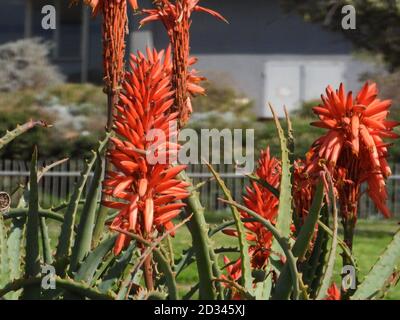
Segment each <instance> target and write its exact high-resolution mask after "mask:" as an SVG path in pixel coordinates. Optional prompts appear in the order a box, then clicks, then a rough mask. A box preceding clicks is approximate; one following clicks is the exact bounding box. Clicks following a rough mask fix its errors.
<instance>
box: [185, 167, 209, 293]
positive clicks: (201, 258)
mask: <svg viewBox="0 0 400 320" xmlns="http://www.w3.org/2000/svg"><path fill="white" fill-rule="evenodd" d="M180 179H181V180H183V181H185V182H188V183H190V184H191V180H190V179H189V177H188V176H187V174H186V172H184V171H182V172H181V173H180ZM189 191H190V196H189V198H188V199H187V204H188V212H189V214H190V213H193V217H192V219H191V220H190V221H189V222H187V224H186V225H187V227H188V229H189V231H190V234H191V236H192V241H193V248H194V249H195V255H196V263H197V270H198V273H199V279H200V286H199V292H200V299H205V300H214V299H215V298H216V292H215V288H214V285H213V279H214V271H213V264H216V263H217V261H213V259H212V257H211V255H210V250H213V249H212V246H211V242H210V239H209V237H208V225H207V223H206V220H205V217H204V208H203V206H202V204H201V202H200V196H199V193H198V192H197V191H196V190H195V188H192V189H190V190H189ZM189 214H188V215H189ZM188 215H187V216H188ZM214 258H215V257H214Z"/></svg>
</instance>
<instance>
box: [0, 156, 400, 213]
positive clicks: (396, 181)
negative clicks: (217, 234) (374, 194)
mask: <svg viewBox="0 0 400 320" xmlns="http://www.w3.org/2000/svg"><path fill="white" fill-rule="evenodd" d="M52 162H53V161H51V160H46V161H39V166H45V165H48V164H50V163H52ZM391 167H392V168H393V175H392V176H391V177H390V178H389V180H388V183H387V184H388V192H389V202H388V206H389V208H390V209H391V210H392V212H393V213H394V215H395V216H396V217H400V212H399V211H400V163H398V164H394V165H392V166H391ZM82 168H83V161H81V160H69V161H67V162H65V163H63V164H61V165H59V166H57V167H55V168H53V169H52V170H50V171H49V172H47V173H46V174H45V175H44V177H43V178H42V179H41V181H40V184H39V195H40V199H41V204H42V206H43V207H50V206H55V205H57V204H59V203H60V202H62V201H63V200H65V199H67V198H68V197H69V195H70V194H71V193H72V190H73V188H74V185H75V183H76V182H77V180H78V178H79V175H80V171H81V170H82ZM215 169H216V170H217V171H218V172H219V173H220V174H221V176H222V178H223V179H224V181H225V183H226V184H227V186H228V187H229V188H230V190H231V191H232V194H233V196H234V198H235V199H238V200H240V199H241V195H242V193H243V190H244V186H245V185H246V183H248V182H247V179H246V178H245V177H243V176H238V175H236V174H235V173H234V167H233V166H232V165H215ZM187 171H188V174H189V176H190V177H191V178H192V179H193V182H194V184H198V183H200V182H203V181H206V180H210V181H208V182H207V183H205V184H204V185H203V186H202V187H201V201H202V204H203V205H204V206H205V207H206V208H207V210H209V211H219V210H224V209H225V208H226V207H225V205H224V204H223V203H221V202H220V201H218V197H222V193H221V190H220V189H219V187H218V186H217V184H216V182H215V181H214V180H212V179H211V174H210V172H209V171H208V169H207V167H205V166H204V165H200V164H196V165H191V166H189V168H188V170H187ZM28 177H29V163H27V162H25V161H20V160H0V191H6V192H8V193H12V192H13V190H15V189H16V187H17V186H18V185H19V184H26V182H27V180H28ZM359 215H360V217H362V218H369V217H375V216H377V209H376V207H375V205H374V204H373V203H372V201H371V200H370V199H369V198H368V197H367V196H366V194H363V196H362V198H361V201H360V209H359Z"/></svg>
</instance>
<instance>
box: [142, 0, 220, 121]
mask: <svg viewBox="0 0 400 320" xmlns="http://www.w3.org/2000/svg"><path fill="white" fill-rule="evenodd" d="M199 1H200V0H176V1H175V3H172V1H170V0H158V1H156V2H155V3H156V8H155V9H144V10H142V11H143V12H144V13H146V14H147V17H146V18H144V19H143V20H142V21H141V22H140V24H141V25H144V24H146V23H148V22H150V21H157V20H160V21H162V23H163V24H164V26H165V28H166V30H167V33H168V36H169V38H170V42H171V44H172V47H173V53H174V57H173V70H174V72H173V87H174V89H176V91H175V109H173V111H175V110H178V112H179V119H180V126H181V127H182V126H184V125H185V124H186V123H187V121H188V120H189V118H190V114H191V113H192V104H191V100H190V97H189V94H192V95H194V94H202V93H204V89H203V88H202V87H200V86H199V83H200V81H202V80H204V78H202V77H198V76H197V75H196V71H195V70H191V71H189V70H188V67H189V66H191V65H193V64H194V63H195V62H196V59H195V58H190V57H189V51H190V47H189V41H190V39H189V29H190V25H191V15H192V12H194V11H202V12H206V13H209V14H211V15H213V16H215V17H217V18H219V19H221V20H223V21H226V20H225V19H224V18H223V17H222V16H221V15H220V14H219V13H217V12H215V11H212V10H210V9H207V8H204V7H201V6H199V5H198V3H199Z"/></svg>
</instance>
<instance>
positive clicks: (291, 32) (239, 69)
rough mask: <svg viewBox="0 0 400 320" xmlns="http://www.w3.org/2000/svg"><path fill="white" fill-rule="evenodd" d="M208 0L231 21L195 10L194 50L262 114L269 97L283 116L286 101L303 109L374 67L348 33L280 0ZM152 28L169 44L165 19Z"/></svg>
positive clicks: (205, 68) (208, 70) (213, 76)
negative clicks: (358, 55) (357, 54)
mask: <svg viewBox="0 0 400 320" xmlns="http://www.w3.org/2000/svg"><path fill="white" fill-rule="evenodd" d="M203 5H204V6H207V7H209V8H212V9H215V10H216V11H218V12H219V13H221V14H222V15H223V16H224V17H225V18H226V19H227V20H228V21H229V24H225V23H223V22H221V21H219V20H217V19H215V18H214V17H212V16H209V15H207V14H204V13H195V15H196V16H195V21H194V22H193V25H192V29H191V51H192V54H193V55H195V56H197V57H199V62H198V64H197V66H196V68H197V69H199V70H201V72H202V74H203V75H205V76H206V77H207V78H209V79H210V80H212V81H215V82H217V83H222V84H224V85H229V86H232V87H234V88H236V89H237V90H239V91H240V92H242V93H243V94H245V95H247V96H248V97H249V98H250V99H252V100H254V107H255V112H256V113H257V115H258V116H259V117H261V118H264V117H270V116H271V114H270V111H269V108H267V102H271V103H273V104H274V105H275V108H276V109H277V111H278V114H279V115H280V116H283V108H282V106H283V104H286V105H287V107H288V109H289V110H291V109H295V108H298V107H299V106H300V104H301V103H302V102H303V101H307V100H310V99H315V98H318V97H319V94H320V93H322V92H323V91H324V90H325V86H326V85H328V84H331V85H333V86H337V85H339V84H340V82H343V83H345V85H346V86H348V87H349V88H351V89H356V88H357V87H358V86H359V85H360V83H359V81H358V79H359V76H360V75H361V74H362V73H364V72H366V71H371V70H372V69H373V68H374V67H373V66H372V65H370V64H368V63H364V62H361V61H358V60H356V59H354V58H353V57H352V56H351V50H352V45H351V43H350V42H349V41H348V40H347V39H346V38H344V36H343V35H342V34H340V33H333V32H331V31H328V30H325V29H323V28H322V27H321V26H320V25H318V24H311V23H306V22H304V21H303V19H302V18H301V17H300V16H298V15H296V14H292V13H289V14H287V13H285V12H283V10H282V8H281V7H280V6H279V1H276V0H251V1H243V0H226V1H221V0H208V1H204V2H203ZM151 30H152V31H153V37H154V44H155V46H156V47H164V46H166V45H167V43H168V39H167V38H166V36H165V32H164V30H163V26H162V25H161V23H158V24H154V25H153V26H152V27H151ZM317 93H318V94H317Z"/></svg>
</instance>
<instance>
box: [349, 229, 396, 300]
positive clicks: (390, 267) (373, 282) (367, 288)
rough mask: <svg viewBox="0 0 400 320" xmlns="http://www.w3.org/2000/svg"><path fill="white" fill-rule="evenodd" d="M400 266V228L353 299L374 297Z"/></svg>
mask: <svg viewBox="0 0 400 320" xmlns="http://www.w3.org/2000/svg"><path fill="white" fill-rule="evenodd" d="M399 266H400V230H399V231H397V233H396V234H395V235H394V237H393V239H392V241H391V242H390V243H389V245H388V246H387V247H386V249H385V251H384V252H383V254H382V255H381V256H380V257H379V259H378V261H376V263H375V264H374V265H373V267H372V268H371V270H370V271H369V273H368V274H367V275H366V276H365V278H364V281H363V282H362V283H361V284H360V285H359V286H358V288H357V290H356V291H355V293H354V294H353V296H352V297H351V299H353V300H360V299H361V300H365V299H371V298H373V297H374V296H375V295H376V294H377V293H379V292H380V291H381V290H382V288H383V287H384V286H385V284H386V283H387V280H388V279H389V278H390V277H391V276H392V274H393V273H394V271H395V269H396V267H399Z"/></svg>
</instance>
